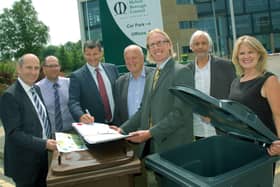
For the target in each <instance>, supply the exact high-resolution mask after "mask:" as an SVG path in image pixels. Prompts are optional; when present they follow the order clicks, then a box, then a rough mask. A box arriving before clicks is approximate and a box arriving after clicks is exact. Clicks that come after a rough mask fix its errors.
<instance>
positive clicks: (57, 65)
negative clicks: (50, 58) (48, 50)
mask: <svg viewBox="0 0 280 187" xmlns="http://www.w3.org/2000/svg"><path fill="white" fill-rule="evenodd" d="M44 67H48V68H58V67H60V65H59V64H45V65H44Z"/></svg>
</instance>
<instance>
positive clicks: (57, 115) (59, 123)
mask: <svg viewBox="0 0 280 187" xmlns="http://www.w3.org/2000/svg"><path fill="white" fill-rule="evenodd" d="M58 87H59V85H58V83H57V82H56V83H54V84H53V89H54V114H55V117H54V121H55V129H56V131H58V132H59V131H62V116H61V108H60V101H59V94H58Z"/></svg>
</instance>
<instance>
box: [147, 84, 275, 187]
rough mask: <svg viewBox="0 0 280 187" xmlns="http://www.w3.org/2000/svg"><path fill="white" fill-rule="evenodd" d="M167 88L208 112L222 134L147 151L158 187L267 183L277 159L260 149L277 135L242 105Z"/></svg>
mask: <svg viewBox="0 0 280 187" xmlns="http://www.w3.org/2000/svg"><path fill="white" fill-rule="evenodd" d="M170 91H171V92H172V93H173V94H175V95H176V96H177V97H179V98H180V99H181V100H183V101H184V102H185V103H186V105H191V106H192V107H193V111H194V112H195V113H198V114H201V115H203V116H209V117H210V118H211V123H212V124H213V125H214V126H215V127H216V128H218V129H219V130H221V131H222V132H224V133H225V134H223V135H217V136H212V137H209V138H204V139H201V140H199V141H196V142H194V143H191V144H186V145H182V146H179V147H176V148H174V149H171V150H169V151H166V152H162V153H156V154H152V155H149V156H148V157H147V158H146V161H145V162H146V165H147V167H148V168H150V169H152V170H153V171H154V172H155V173H156V174H157V175H159V176H161V177H159V178H160V181H161V183H160V184H161V186H168V187H177V186H203V187H204V186H215V187H272V186H273V178H274V174H273V166H274V163H275V162H276V161H277V160H278V157H271V156H269V155H268V154H267V151H266V147H267V146H268V145H270V144H271V143H272V142H273V141H274V140H276V139H277V136H276V135H275V134H273V133H272V132H271V131H270V130H269V129H268V128H267V127H266V126H265V125H264V124H263V123H262V122H261V121H260V119H259V118H258V117H257V116H256V114H254V113H253V112H252V111H251V110H250V109H249V108H248V107H246V106H244V105H241V104H239V103H237V102H233V101H230V100H218V99H215V98H213V97H210V96H208V95H206V94H204V93H202V92H200V91H198V90H194V89H192V88H188V87H181V86H176V87H173V88H171V89H170Z"/></svg>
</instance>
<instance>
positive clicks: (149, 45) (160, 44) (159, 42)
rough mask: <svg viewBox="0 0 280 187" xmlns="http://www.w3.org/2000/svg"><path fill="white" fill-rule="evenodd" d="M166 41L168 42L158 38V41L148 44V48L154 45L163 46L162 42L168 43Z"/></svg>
mask: <svg viewBox="0 0 280 187" xmlns="http://www.w3.org/2000/svg"><path fill="white" fill-rule="evenodd" d="M168 42H169V41H168V40H160V41H158V42H155V43H151V44H148V48H149V49H151V48H155V47H156V46H157V47H161V46H163V44H164V43H168Z"/></svg>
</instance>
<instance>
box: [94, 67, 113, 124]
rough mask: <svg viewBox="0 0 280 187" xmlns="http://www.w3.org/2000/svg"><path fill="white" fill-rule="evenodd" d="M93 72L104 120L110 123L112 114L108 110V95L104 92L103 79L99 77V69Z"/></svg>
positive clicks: (109, 109)
mask: <svg viewBox="0 0 280 187" xmlns="http://www.w3.org/2000/svg"><path fill="white" fill-rule="evenodd" d="M95 71H96V78H97V82H98V87H99V94H100V96H101V99H102V102H103V105H104V110H105V120H106V121H111V118H112V113H111V108H110V104H109V99H108V95H107V92H106V88H105V84H104V81H103V78H102V76H101V73H100V69H99V68H96V69H95Z"/></svg>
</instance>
